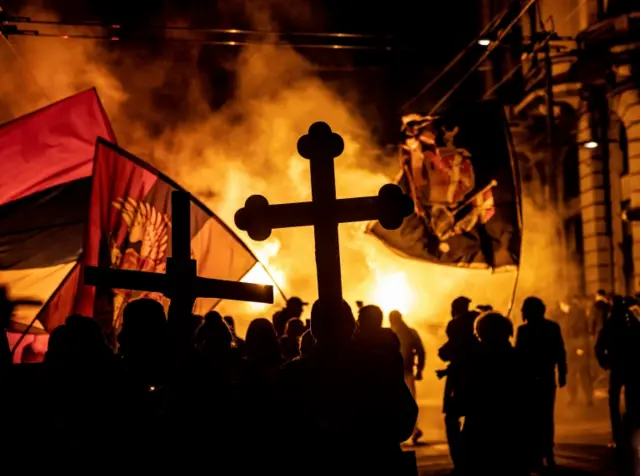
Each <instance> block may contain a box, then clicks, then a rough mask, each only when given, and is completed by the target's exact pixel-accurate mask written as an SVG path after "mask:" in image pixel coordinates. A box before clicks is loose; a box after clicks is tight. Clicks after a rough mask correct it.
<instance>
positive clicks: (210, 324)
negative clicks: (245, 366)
mask: <svg viewBox="0 0 640 476" xmlns="http://www.w3.org/2000/svg"><path fill="white" fill-rule="evenodd" d="M198 342H199V347H200V352H201V353H202V355H203V356H204V358H205V361H206V362H207V364H209V365H216V366H217V365H220V364H221V363H223V362H224V361H225V360H227V359H228V358H229V355H230V354H231V348H232V345H233V333H232V331H231V329H230V328H229V326H228V325H227V323H226V322H225V321H224V320H223V319H222V316H221V315H220V314H219V313H218V312H216V311H210V312H208V313H207V314H206V315H205V317H204V324H203V325H202V327H200V329H198Z"/></svg>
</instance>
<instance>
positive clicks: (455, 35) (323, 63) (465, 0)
mask: <svg viewBox="0 0 640 476" xmlns="http://www.w3.org/2000/svg"><path fill="white" fill-rule="evenodd" d="M480 3H481V0H446V1H438V2H435V1H422V2H413V1H395V2H389V1H386V2H370V1H367V2H365V1H364V0H350V1H333V2H326V1H325V2H323V1H319V0H306V1H291V0H266V1H241V0H224V1H219V2H211V1H205V0H164V1H150V0H136V1H130V0H109V1H106V0H44V1H42V2H40V5H42V6H43V7H44V8H46V9H49V10H53V11H56V12H58V14H59V15H60V17H61V20H63V21H69V22H75V21H88V20H99V21H104V22H108V23H117V24H120V25H122V26H123V28H122V30H121V35H122V37H123V38H125V39H126V37H127V34H131V35H134V36H137V38H138V40H137V41H135V42H127V41H121V42H119V43H118V44H117V45H114V46H111V47H112V48H119V49H120V50H125V51H126V50H132V51H133V50H135V51H136V52H138V54H139V51H140V49H143V50H145V55H146V56H147V57H152V58H156V59H158V60H166V58H167V56H172V57H174V58H175V57H181V56H184V57H186V58H187V59H185V60H184V61H195V62H196V63H197V67H198V69H199V71H200V72H201V73H203V74H205V75H206V77H207V79H208V81H210V83H211V85H212V88H211V89H212V91H215V93H214V94H212V95H211V99H210V103H211V106H212V107H213V108H214V109H215V108H218V107H220V106H222V105H223V104H224V103H225V102H226V101H227V100H228V99H229V98H230V97H232V96H233V90H234V80H235V76H234V71H233V69H232V68H229V64H232V63H233V59H234V58H235V56H236V55H237V54H238V52H239V49H240V48H238V47H229V46H211V45H203V46H197V47H196V48H197V51H196V52H195V54H194V53H193V51H191V54H189V55H180V54H177V55H176V54H175V52H174V54H173V55H170V50H171V49H175V48H180V47H183V46H181V45H175V44H173V45H167V44H166V42H162V41H158V40H152V39H151V38H152V37H153V35H156V36H157V33H154V34H152V33H148V34H147V33H145V31H146V30H145V27H146V26H148V25H163V24H169V23H171V22H174V23H175V21H176V19H179V20H180V21H182V22H186V23H188V24H189V25H190V26H194V27H208V28H235V29H256V28H259V27H260V26H256V22H255V17H256V15H255V13H256V12H264V11H266V12H268V13H269V16H270V19H271V27H267V28H273V27H274V26H275V27H276V28H278V29H279V30H280V31H282V32H292V31H298V32H300V31H302V32H345V33H364V34H374V35H393V40H381V39H370V40H360V41H358V44H362V45H367V46H369V45H380V44H387V43H388V42H391V44H392V45H393V48H392V49H391V50H390V51H387V50H384V49H377V50H367V51H336V50H330V49H300V50H299V52H301V53H302V54H303V55H305V56H306V57H307V58H308V59H310V60H311V61H312V62H313V63H315V64H317V65H319V66H320V73H319V74H320V75H321V77H322V78H323V79H324V80H325V81H327V82H329V83H330V84H331V85H332V86H333V87H334V88H335V89H337V90H338V91H339V92H341V93H343V94H345V96H348V97H349V98H350V100H352V101H353V102H355V103H356V104H355V105H356V107H358V108H360V109H361V113H362V115H363V116H365V117H367V118H370V119H371V121H370V122H371V123H372V124H373V126H372V128H373V130H374V131H375V133H376V135H377V136H378V137H379V138H380V140H379V142H380V143H381V144H383V143H390V142H394V140H395V136H396V134H397V132H398V129H399V112H398V111H399V109H400V107H401V105H402V104H404V103H405V102H406V101H407V99H409V98H411V97H413V96H414V95H415V94H417V93H418V91H419V90H420V89H421V88H422V86H423V85H424V84H426V83H427V82H428V81H429V80H430V79H431V78H432V77H433V76H434V75H435V74H437V73H438V71H439V70H440V69H441V68H442V67H443V66H444V65H445V64H446V63H447V62H448V61H449V60H450V59H452V58H453V57H454V56H455V55H456V54H457V53H458V52H459V51H460V50H461V49H462V48H463V47H464V46H465V45H466V44H467V43H468V42H469V41H470V40H471V39H473V38H474V37H475V36H476V35H477V32H478V31H479V29H480V28H481V26H482V25H481V15H480ZM25 5H33V2H28V1H19V0H10V1H8V2H3V6H4V8H5V9H6V11H7V12H8V13H9V14H18V13H19V12H20V10H21V8H22V7H23V6H25ZM294 5H295V8H292V7H293V6H294ZM252 19H253V21H252ZM140 38H142V40H140ZM145 38H149V40H148V41H145V40H144V39H145ZM34 41H35V40H34ZM37 41H47V39H44V38H42V39H39V40H37ZM74 41H82V40H74ZM316 41H326V42H329V43H330V42H331V40H316ZM190 48H193V47H192V46H191V47H190ZM481 48H482V47H478V51H477V52H471V55H470V56H469V59H468V60H467V61H466V62H465V61H463V62H461V64H460V65H459V66H458V67H457V68H455V69H454V70H452V72H451V73H450V74H449V75H447V76H445V77H444V78H443V79H442V80H441V81H440V82H439V83H438V84H437V85H436V86H435V87H434V88H433V89H432V90H431V91H430V93H429V94H427V95H425V96H423V97H421V98H420V100H419V101H417V102H416V103H415V109H416V110H428V108H429V106H430V105H431V104H433V103H434V102H435V100H437V98H438V97H439V96H440V95H441V94H443V93H444V92H446V91H447V90H448V88H449V87H451V85H452V84H453V83H454V82H455V81H456V80H457V79H458V78H459V77H460V76H461V75H462V74H463V73H464V71H465V68H468V67H469V65H470V63H471V62H473V61H474V60H475V59H476V58H477V57H478V55H479V54H480V53H481ZM474 53H475V54H474ZM179 71H180V66H179V65H178V64H177V65H176V73H179ZM478 79H479V76H474V77H472V78H470V80H469V81H468V82H467V83H466V84H465V87H463V88H461V90H460V91H459V92H458V93H456V95H455V96H454V97H453V98H452V102H455V101H460V100H462V99H465V98H470V97H475V96H476V95H477V93H478V91H479V90H478V83H479V82H478ZM182 87H186V84H181V81H180V80H179V79H176V80H175V81H173V82H172V84H170V85H167V87H166V88H165V90H163V91H159V92H158V94H159V96H161V97H162V101H163V102H165V103H167V104H168V107H173V108H176V107H179V105H180V102H181V100H180V91H181V89H182Z"/></svg>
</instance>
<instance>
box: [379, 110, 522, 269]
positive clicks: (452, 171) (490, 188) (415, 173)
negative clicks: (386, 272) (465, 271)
mask: <svg viewBox="0 0 640 476" xmlns="http://www.w3.org/2000/svg"><path fill="white" fill-rule="evenodd" d="M402 122H403V126H402V133H403V140H402V142H401V144H400V153H399V158H400V167H401V172H400V176H399V178H398V184H399V185H400V186H401V187H402V188H403V190H404V191H405V192H406V193H408V194H410V195H411V197H412V198H413V201H414V204H415V211H414V213H413V214H412V215H411V216H409V217H408V218H406V219H405V221H404V223H403V224H402V226H401V227H400V228H399V229H398V230H385V229H384V228H382V227H381V226H380V224H379V223H378V222H374V223H370V224H369V225H368V227H367V231H368V233H371V234H372V235H373V236H375V237H377V238H378V239H380V240H381V241H382V242H383V243H384V244H385V245H387V246H388V247H389V248H391V249H392V250H394V251H395V252H397V253H399V254H401V255H403V256H406V257H410V258H415V259H419V260H424V261H430V262H435V263H440V264H446V265H452V266H460V267H468V268H493V269H497V268H504V267H509V266H517V265H518V264H519V261H520V247H521V239H522V233H521V231H522V230H521V222H522V218H521V210H520V187H519V181H518V175H517V166H516V163H515V153H514V148H513V144H512V141H511V136H510V134H509V128H508V123H507V120H506V117H505V113H504V109H503V107H502V106H501V105H500V104H499V103H498V102H496V101H483V102H481V103H477V104H475V105H472V106H470V105H465V107H464V108H460V109H453V110H450V111H448V112H446V113H445V114H442V115H441V116H437V117H434V116H426V115H421V114H409V115H406V116H404V117H403V118H402Z"/></svg>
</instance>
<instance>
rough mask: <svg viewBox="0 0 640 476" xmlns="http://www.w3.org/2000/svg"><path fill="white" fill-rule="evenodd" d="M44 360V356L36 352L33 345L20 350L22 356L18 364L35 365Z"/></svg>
mask: <svg viewBox="0 0 640 476" xmlns="http://www.w3.org/2000/svg"><path fill="white" fill-rule="evenodd" d="M43 360H44V354H42V353H41V352H37V351H36V350H35V348H34V345H33V343H30V344H27V345H25V346H24V347H23V349H22V355H21V356H20V363H23V364H35V363H39V362H42V361H43Z"/></svg>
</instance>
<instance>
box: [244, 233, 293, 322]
mask: <svg viewBox="0 0 640 476" xmlns="http://www.w3.org/2000/svg"><path fill="white" fill-rule="evenodd" d="M279 251H280V241H278V240H277V239H275V238H272V239H270V240H268V241H266V242H264V243H261V244H260V246H259V247H257V249H255V250H254V252H255V254H256V256H257V257H258V259H259V260H260V261H261V262H260V263H256V264H255V265H254V266H253V268H251V270H250V271H249V272H248V273H247V274H246V275H245V276H244V278H242V281H243V282H245V283H255V284H270V285H272V286H274V287H276V286H284V284H285V275H284V271H282V270H281V269H279V268H277V267H276V266H274V265H273V264H271V265H269V262H270V260H271V259H272V258H273V257H274V256H276V255H277V254H278V252H279ZM267 266H268V267H269V272H267V269H266V267H267ZM246 305H247V306H248V308H249V310H250V311H252V312H254V313H256V312H263V311H265V310H267V309H268V308H269V306H270V304H263V303H259V302H248V303H246Z"/></svg>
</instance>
